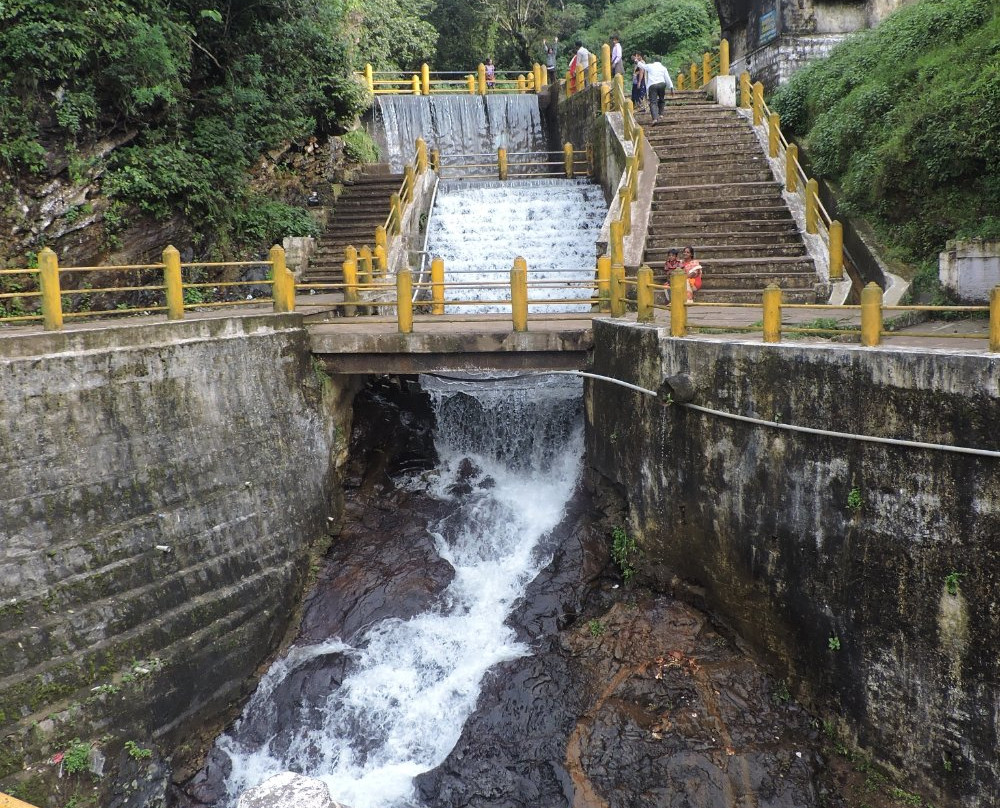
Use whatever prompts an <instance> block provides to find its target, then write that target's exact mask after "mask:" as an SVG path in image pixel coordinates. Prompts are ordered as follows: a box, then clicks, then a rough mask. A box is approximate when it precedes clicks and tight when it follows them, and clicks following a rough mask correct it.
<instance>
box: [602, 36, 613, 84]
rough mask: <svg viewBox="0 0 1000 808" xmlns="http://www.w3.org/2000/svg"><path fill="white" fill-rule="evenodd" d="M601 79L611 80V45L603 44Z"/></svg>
mask: <svg viewBox="0 0 1000 808" xmlns="http://www.w3.org/2000/svg"><path fill="white" fill-rule="evenodd" d="M601 81H611V46H610V45H609V44H608V43H607V42H605V43H604V44H603V45H601Z"/></svg>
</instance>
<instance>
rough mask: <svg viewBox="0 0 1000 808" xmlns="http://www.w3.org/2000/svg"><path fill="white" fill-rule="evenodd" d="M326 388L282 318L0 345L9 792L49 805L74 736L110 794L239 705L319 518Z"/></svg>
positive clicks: (329, 425) (0, 564)
mask: <svg viewBox="0 0 1000 808" xmlns="http://www.w3.org/2000/svg"><path fill="white" fill-rule="evenodd" d="M335 392H336V391H335V390H334V389H333V388H332V383H331V382H330V381H329V380H328V379H327V380H324V379H322V378H320V377H318V376H317V375H316V374H315V373H314V370H313V367H312V365H311V363H310V353H309V346H308V340H307V335H306V332H305V330H304V329H303V327H302V323H301V317H300V316H298V315H260V316H246V317H238V318H237V317H214V318H209V319H200V320H184V321H180V322H175V323H166V322H163V323H159V324H147V323H141V324H121V325H119V326H117V327H108V326H107V324H102V326H101V327H95V328H92V329H87V328H78V329H76V330H67V331H65V332H60V333H50V334H35V335H29V336H23V337H14V336H10V335H0V423H2V424H3V428H2V430H0V592H2V595H3V601H2V604H0V749H2V754H0V785H2V786H3V787H4V790H7V791H10V790H14V791H17V792H18V793H21V794H22V795H24V796H25V797H36V795H46V796H48V797H52V796H53V792H52V791H51V788H46V787H44V786H42V785H35V786H33V785H32V781H33V780H38V779H40V778H41V779H44V778H46V777H54V776H55V773H56V770H57V769H58V767H57V766H52V765H49V764H48V763H47V760H48V759H49V758H50V756H52V755H56V754H57V753H59V752H61V751H64V750H65V749H66V748H67V745H68V744H70V743H71V742H72V740H73V739H80V740H81V741H82V742H83V743H86V744H92V747H91V765H92V768H94V769H95V770H96V769H99V768H100V767H101V765H102V763H101V762H102V761H103V760H105V759H107V761H108V765H107V767H106V770H105V774H108V773H109V772H110V773H111V775H112V778H111V779H112V780H113V776H114V771H115V770H116V768H117V766H116V764H115V762H114V756H116V755H122V753H121V749H122V743H123V741H124V740H125V739H126V738H128V739H132V740H134V741H137V742H138V743H139V745H140V746H145V747H148V746H151V745H152V746H154V747H155V748H156V749H160V748H162V749H167V750H169V749H173V748H175V747H177V746H183V743H184V742H185V741H188V740H190V738H191V737H192V736H193V734H194V731H195V730H199V729H201V728H203V727H206V726H208V725H209V724H210V723H211V721H212V720H213V718H214V717H215V716H218V715H220V713H221V711H222V710H224V709H225V708H227V707H229V706H230V705H231V704H232V703H233V702H234V701H236V700H238V699H239V698H240V696H241V695H243V694H244V693H245V688H246V687H247V686H248V683H249V682H250V681H251V680H252V677H253V674H254V672H255V670H256V669H257V667H258V666H259V665H260V664H261V663H262V662H263V661H264V660H265V659H266V658H267V657H268V656H269V655H271V654H272V653H273V652H274V651H275V650H276V648H277V646H278V645H279V643H280V641H281V639H282V637H283V634H284V632H285V631H286V629H287V627H288V626H289V623H290V621H291V619H292V617H293V614H294V610H295V607H296V602H297V599H298V598H299V597H300V595H301V592H302V587H303V583H304V581H305V578H306V575H307V572H308V568H309V553H310V550H311V549H312V548H313V546H314V544H315V543H316V542H317V541H319V540H321V539H322V538H323V537H324V536H325V535H326V533H327V518H328V516H329V515H330V514H331V512H332V511H333V512H335V511H336V499H335V495H334V494H333V493H332V489H333V480H332V474H333V470H334V467H335V463H336V461H337V460H338V456H339V454H340V453H343V452H346V447H345V446H343V445H341V444H343V443H344V441H343V440H341V437H340V436H342V435H346V434H347V430H346V429H341V430H338V428H337V422H338V420H339V419H340V416H339V415H338V408H337V407H338V405H337V403H336V402H335V401H333V399H334V398H335V395H334V394H335ZM341 406H343V405H342V404H341ZM344 417H345V418H346V417H349V416H344ZM125 759H126V762H127V758H125ZM129 779H131V776H130V777H129ZM165 780H166V778H163V781H164V782H165ZM104 784H105V787H106V788H107V789H108V793H107V794H105V799H102V801H101V804H102V805H111V804H117V803H115V802H114V801H113V800H112V799H111V797H110V793H111V792H112V791H114V789H115V785H114V783H110V782H105V783H104ZM89 789H90V784H89V781H88V783H87V790H88V793H89Z"/></svg>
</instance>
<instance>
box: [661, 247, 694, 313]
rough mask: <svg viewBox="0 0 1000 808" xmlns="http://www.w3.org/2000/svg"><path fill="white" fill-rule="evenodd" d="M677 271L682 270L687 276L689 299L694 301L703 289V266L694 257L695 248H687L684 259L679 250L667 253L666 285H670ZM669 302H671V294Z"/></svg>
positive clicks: (664, 269) (665, 267)
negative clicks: (698, 292) (695, 296)
mask: <svg viewBox="0 0 1000 808" xmlns="http://www.w3.org/2000/svg"><path fill="white" fill-rule="evenodd" d="M677 270H681V271H682V272H683V273H684V275H685V281H686V284H687V299H688V300H694V293H695V292H696V291H698V290H699V289H701V264H700V263H699V262H698V259H697V258H695V257H694V247H685V248H684V254H683V257H682V256H681V255H679V254H678V252H677V250H670V251H669V252H667V260H666V261H664V263H663V271H664V274H665V275H666V278H665V279H664V283H666V284H669V283H670V278H671V276H672V275H673V274H674V272H676V271H677ZM667 300H668V301H669V300H670V294H669V292H668V293H667Z"/></svg>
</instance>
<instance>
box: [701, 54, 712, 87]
mask: <svg viewBox="0 0 1000 808" xmlns="http://www.w3.org/2000/svg"><path fill="white" fill-rule="evenodd" d="M711 80H712V54H710V53H709V52H708V51H705V52H704V53H703V54H702V55H701V84H702V86H704V85H706V84H708V83H709V82H710V81H711Z"/></svg>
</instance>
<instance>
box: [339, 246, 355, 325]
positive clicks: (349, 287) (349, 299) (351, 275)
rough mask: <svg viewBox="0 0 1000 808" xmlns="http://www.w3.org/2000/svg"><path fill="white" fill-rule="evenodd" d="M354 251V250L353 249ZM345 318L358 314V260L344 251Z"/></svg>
mask: <svg viewBox="0 0 1000 808" xmlns="http://www.w3.org/2000/svg"><path fill="white" fill-rule="evenodd" d="M352 249H353V248H352ZM343 269H344V303H346V304H348V305H346V306H344V316H345V317H353V316H354V315H355V314H357V313H358V310H357V306H356V305H355V304H356V303H357V302H358V260H357V258H355V257H352V256H351V255H350V254H349V253H348V252H347V250H344V263H343Z"/></svg>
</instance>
